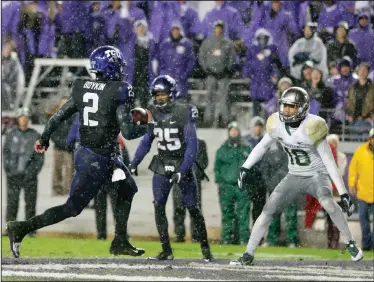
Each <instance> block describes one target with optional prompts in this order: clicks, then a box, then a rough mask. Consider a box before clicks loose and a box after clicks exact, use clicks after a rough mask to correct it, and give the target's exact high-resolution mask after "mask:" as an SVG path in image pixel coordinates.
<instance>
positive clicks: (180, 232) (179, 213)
mask: <svg viewBox="0 0 374 282" xmlns="http://www.w3.org/2000/svg"><path fill="white" fill-rule="evenodd" d="M198 142H199V149H198V151H197V158H196V161H197V164H196V163H195V165H194V173H195V176H196V182H197V196H198V202H199V208H200V209H201V181H202V180H204V179H205V178H206V175H205V173H204V170H205V169H206V168H207V167H208V152H207V148H206V143H205V141H204V140H202V139H198ZM173 208H174V210H173V214H174V216H173V220H174V231H175V234H176V239H175V241H176V242H184V241H185V239H184V238H185V236H186V227H185V225H184V220H185V218H186V207H185V206H184V204H183V196H182V193H181V190H180V188H179V186H178V185H177V184H175V185H174V187H173ZM190 230H191V239H192V242H199V232H198V230H197V228H196V225H195V223H194V221H193V220H191V229H190Z"/></svg>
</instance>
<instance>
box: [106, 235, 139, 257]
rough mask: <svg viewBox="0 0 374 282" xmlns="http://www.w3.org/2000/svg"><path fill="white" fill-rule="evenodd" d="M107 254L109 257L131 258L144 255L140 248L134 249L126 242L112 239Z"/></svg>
mask: <svg viewBox="0 0 374 282" xmlns="http://www.w3.org/2000/svg"><path fill="white" fill-rule="evenodd" d="M109 253H110V254H111V255H115V256H119V255H129V256H133V257H138V256H141V255H144V253H145V250H144V249H141V248H136V247H134V246H133V245H131V244H130V242H129V241H127V240H119V239H116V238H115V239H113V241H112V244H111V245H110V249H109Z"/></svg>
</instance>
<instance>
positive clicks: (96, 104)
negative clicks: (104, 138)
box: [83, 92, 99, 126]
mask: <svg viewBox="0 0 374 282" xmlns="http://www.w3.org/2000/svg"><path fill="white" fill-rule="evenodd" d="M90 100H92V106H91V107H89V106H86V107H84V111H83V124H84V125H87V126H98V125H99V122H98V121H97V120H92V119H88V113H93V114H94V113H96V112H97V110H98V109H99V96H97V94H96V93H91V92H87V93H85V94H84V95H83V102H85V103H88V102H89V101H90Z"/></svg>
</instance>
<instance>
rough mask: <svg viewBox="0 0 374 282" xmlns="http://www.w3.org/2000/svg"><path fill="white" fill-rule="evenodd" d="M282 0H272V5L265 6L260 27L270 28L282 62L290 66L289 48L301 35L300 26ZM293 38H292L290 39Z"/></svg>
mask: <svg viewBox="0 0 374 282" xmlns="http://www.w3.org/2000/svg"><path fill="white" fill-rule="evenodd" d="M281 5H282V4H281V1H272V2H271V6H270V7H268V6H264V8H263V9H264V14H263V18H262V22H261V24H260V27H263V28H265V29H267V30H269V32H270V34H271V35H272V37H273V42H274V44H275V45H276V46H277V47H278V53H279V57H280V60H281V62H282V64H283V65H284V66H285V67H288V66H289V62H288V50H289V48H290V46H291V45H292V43H293V42H294V41H295V40H296V39H297V38H298V37H299V28H298V27H297V25H296V22H295V20H294V18H293V17H292V16H291V15H290V14H288V13H287V12H286V11H285V10H283V9H282V6H281ZM289 38H291V40H289Z"/></svg>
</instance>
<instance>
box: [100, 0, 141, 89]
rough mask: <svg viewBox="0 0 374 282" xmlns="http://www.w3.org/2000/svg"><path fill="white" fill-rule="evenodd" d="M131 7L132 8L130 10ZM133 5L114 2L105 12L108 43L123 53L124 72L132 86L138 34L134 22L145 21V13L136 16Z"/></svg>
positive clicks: (105, 31) (105, 30)
mask: <svg viewBox="0 0 374 282" xmlns="http://www.w3.org/2000/svg"><path fill="white" fill-rule="evenodd" d="M129 7H130V8H129ZM131 7H133V6H132V5H130V6H127V5H123V6H122V5H121V3H120V1H112V5H109V6H108V8H107V9H106V10H105V11H104V18H105V28H104V33H105V36H106V38H107V40H108V41H107V42H108V44H110V45H114V46H116V47H117V48H118V49H120V50H121V51H122V54H123V57H124V60H125V61H126V62H127V66H126V67H125V70H124V72H125V73H126V74H127V75H128V76H127V79H126V80H127V81H128V82H129V83H130V84H132V83H133V80H134V65H135V64H134V60H135V42H136V38H137V36H136V33H135V31H134V26H133V23H134V20H140V19H145V16H144V13H143V14H142V13H141V12H143V11H142V10H140V9H139V10H140V11H141V12H139V13H137V12H135V13H134V14H133V13H132V11H137V10H136V9H138V8H136V7H134V8H131Z"/></svg>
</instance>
